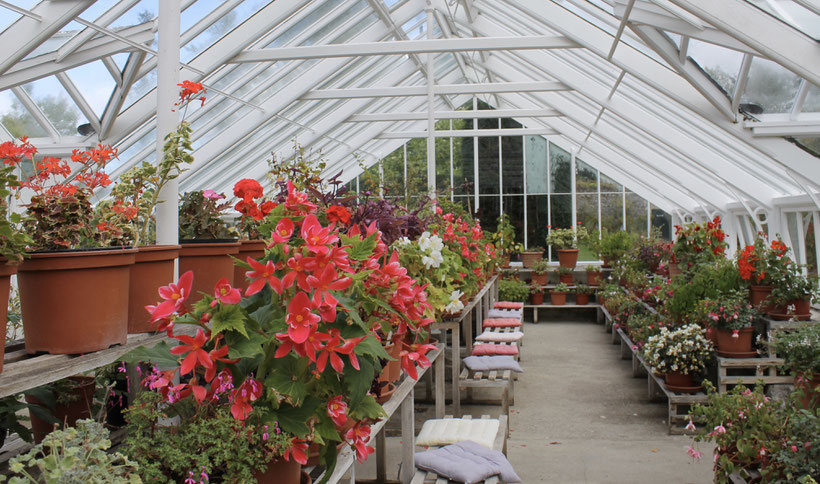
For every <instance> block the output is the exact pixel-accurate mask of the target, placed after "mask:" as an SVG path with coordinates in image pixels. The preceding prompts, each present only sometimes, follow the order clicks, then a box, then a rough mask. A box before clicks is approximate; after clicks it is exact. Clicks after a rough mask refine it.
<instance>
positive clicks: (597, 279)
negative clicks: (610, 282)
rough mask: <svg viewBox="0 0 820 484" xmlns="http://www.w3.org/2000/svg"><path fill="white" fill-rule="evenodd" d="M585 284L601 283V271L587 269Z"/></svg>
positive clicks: (598, 284)
mask: <svg viewBox="0 0 820 484" xmlns="http://www.w3.org/2000/svg"><path fill="white" fill-rule="evenodd" d="M587 285H588V286H600V285H601V273H600V272H598V271H587Z"/></svg>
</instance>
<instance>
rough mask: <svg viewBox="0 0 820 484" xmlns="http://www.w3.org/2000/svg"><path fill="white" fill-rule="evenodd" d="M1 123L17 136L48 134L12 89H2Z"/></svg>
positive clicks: (0, 103) (0, 92) (0, 101)
mask: <svg viewBox="0 0 820 484" xmlns="http://www.w3.org/2000/svg"><path fill="white" fill-rule="evenodd" d="M24 88H25V87H24ZM0 123H1V124H2V125H3V127H5V128H6V130H7V131H8V132H9V133H10V134H11V135H12V136H13V137H15V138H21V137H23V136H28V137H31V138H36V137H41V136H47V134H46V131H45V130H44V129H43V128H42V127H41V126H40V125H39V124H38V123H37V121H35V119H34V116H32V115H31V113H29V112H28V110H27V109H26V108H25V107H23V104H22V103H21V102H20V100H19V99H17V96H15V95H14V94H13V93H12V92H11V91H0Z"/></svg>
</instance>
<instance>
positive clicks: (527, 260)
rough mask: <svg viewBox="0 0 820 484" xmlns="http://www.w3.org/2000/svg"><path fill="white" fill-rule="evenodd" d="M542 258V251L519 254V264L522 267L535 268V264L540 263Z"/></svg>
mask: <svg viewBox="0 0 820 484" xmlns="http://www.w3.org/2000/svg"><path fill="white" fill-rule="evenodd" d="M543 258H544V251H543V250H538V251H535V250H528V251H524V252H521V263H522V264H523V265H524V267H529V268H532V267H533V266H535V263H536V262H538V261H540V260H541V259H543Z"/></svg>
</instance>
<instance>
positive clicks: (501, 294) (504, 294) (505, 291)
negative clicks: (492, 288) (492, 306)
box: [498, 279, 530, 302]
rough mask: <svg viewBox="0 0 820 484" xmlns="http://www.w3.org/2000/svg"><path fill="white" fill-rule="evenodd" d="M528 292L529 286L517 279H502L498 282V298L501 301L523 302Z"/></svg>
mask: <svg viewBox="0 0 820 484" xmlns="http://www.w3.org/2000/svg"><path fill="white" fill-rule="evenodd" d="M529 294H530V288H529V286H528V285H527V283H526V282H523V281H521V280H519V279H502V280H501V281H499V282H498V298H499V299H500V300H502V301H514V302H525V301H526V300H527V296H529Z"/></svg>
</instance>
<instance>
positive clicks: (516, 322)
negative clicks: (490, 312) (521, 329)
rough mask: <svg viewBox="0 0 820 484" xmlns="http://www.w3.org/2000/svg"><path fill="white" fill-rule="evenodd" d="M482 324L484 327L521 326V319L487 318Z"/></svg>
mask: <svg viewBox="0 0 820 484" xmlns="http://www.w3.org/2000/svg"><path fill="white" fill-rule="evenodd" d="M481 326H482V327H483V328H515V327H518V326H521V320H520V319H517V318H491V319H485V320H484V322H483V323H481Z"/></svg>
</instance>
